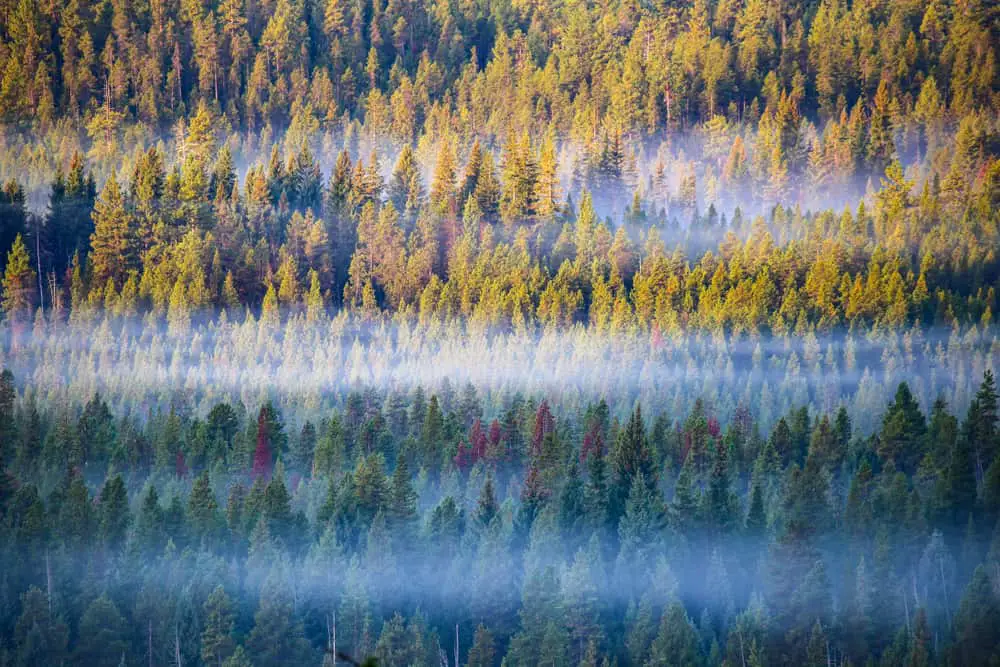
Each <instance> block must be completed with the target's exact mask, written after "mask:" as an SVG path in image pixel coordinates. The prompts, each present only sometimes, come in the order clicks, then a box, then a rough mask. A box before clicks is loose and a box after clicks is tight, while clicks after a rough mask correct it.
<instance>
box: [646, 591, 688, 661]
mask: <svg viewBox="0 0 1000 667" xmlns="http://www.w3.org/2000/svg"><path fill="white" fill-rule="evenodd" d="M649 653H650V656H649V663H647V664H652V665H692V666H697V665H700V664H702V659H701V653H700V651H699V650H698V634H697V632H695V629H694V626H693V625H692V624H691V619H690V618H688V615H687V612H685V611H684V607H683V606H682V605H681V603H680V602H677V601H674V602H673V603H671V604H670V606H669V607H668V608H667V610H666V612H664V614H663V618H662V620H661V621H660V629H659V632H658V633H657V635H656V639H654V640H653V644H652V646H651V648H650V651H649Z"/></svg>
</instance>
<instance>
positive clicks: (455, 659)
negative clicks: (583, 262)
mask: <svg viewBox="0 0 1000 667" xmlns="http://www.w3.org/2000/svg"><path fill="white" fill-rule="evenodd" d="M19 385H20V386H21V388H20V389H19V388H18V386H19ZM31 393H32V392H31V387H30V386H25V385H21V383H19V382H17V381H16V380H15V378H14V376H13V375H12V374H11V373H10V372H9V371H5V372H4V373H3V374H2V375H0V434H2V438H0V442H3V443H5V446H4V448H3V450H2V451H0V461H2V462H3V464H4V468H3V472H2V475H0V482H2V483H0V531H2V535H3V538H4V539H3V540H2V541H0V545H2V546H0V558H2V562H3V565H4V573H5V574H4V577H3V582H2V585H3V589H2V590H3V591H4V598H3V599H4V600H5V602H4V606H3V613H2V614H0V637H3V642H0V655H3V657H4V660H5V661H7V662H10V663H11V664H23V665H29V664H39V663H40V662H46V663H62V662H68V663H76V664H86V665H105V664H107V665H117V664H121V663H122V662H124V663H125V664H131V663H136V664H138V663H142V664H146V663H147V662H148V661H153V662H166V661H170V660H177V661H180V662H183V663H187V664H206V665H210V664H216V665H218V664H227V665H231V666H236V665H240V666H243V665H250V664H253V665H258V666H266V665H278V664H287V663H288V661H289V660H295V661H296V662H297V663H298V664H302V663H306V664H308V663H309V662H315V663H316V664H319V663H320V662H321V661H322V660H323V657H322V656H323V655H324V654H327V655H329V654H330V653H331V652H332V651H345V652H347V653H348V654H353V655H356V656H366V655H375V656H377V658H378V659H379V661H380V662H381V664H386V665H397V664H398V665H410V664H428V665H432V664H433V665H438V664H441V663H442V662H445V661H446V662H448V663H449V664H453V663H455V664H467V665H477V666H483V665H496V664H498V663H499V662H500V660H501V658H502V659H503V662H504V664H508V665H509V664H525V665H527V664H552V665H566V664H583V665H598V664H612V663H613V662H615V661H618V662H629V663H631V664H646V665H666V664H691V665H700V664H704V665H741V664H744V661H746V662H747V663H748V664H754V665H763V664H790V665H791V664H795V665H815V666H816V667H819V666H821V665H826V664H830V663H831V662H834V663H836V664H847V663H848V662H850V663H851V664H861V663H865V662H867V661H871V662H874V663H875V664H886V665H895V664H916V665H932V664H989V663H990V661H991V660H996V659H997V658H998V657H1000V654H998V651H1000V645H998V644H997V636H996V632H995V629H996V627H997V623H998V622H1000V611H998V609H1000V600H998V597H997V593H996V590H997V587H996V583H997V582H996V576H997V575H996V572H997V566H998V563H1000V560H998V559H1000V554H998V549H1000V532H998V529H997V528H996V526H997V525H998V519H1000V457H998V456H997V454H998V450H1000V437H998V417H997V400H998V399H997V390H996V385H995V381H994V378H993V375H992V374H991V373H989V372H987V373H986V374H985V376H984V378H983V381H982V383H981V385H980V386H979V389H978V391H977V392H976V394H975V396H974V398H973V400H972V401H971V404H970V406H969V409H968V411H967V412H966V414H965V416H964V417H963V418H962V419H957V418H956V417H954V416H952V414H951V413H950V412H949V409H948V406H947V405H946V404H945V402H944V401H943V400H939V401H938V402H936V403H935V404H934V406H933V408H932V409H931V410H930V412H929V414H925V413H924V411H923V410H922V409H921V408H920V406H919V404H918V403H917V402H916V401H915V399H914V397H913V395H912V394H911V392H910V390H909V387H908V386H907V385H906V384H905V383H903V384H900V385H899V387H898V389H897V391H896V393H895V396H894V398H893V399H892V401H890V402H889V404H888V406H887V407H886V410H885V413H884V416H883V418H882V419H881V421H880V423H879V426H878V428H877V430H876V432H875V433H873V434H872V435H870V436H866V435H862V434H859V433H858V432H856V430H855V429H854V427H853V425H852V423H851V420H850V418H849V417H848V415H847V413H846V411H844V410H843V409H841V410H839V411H837V412H835V413H834V414H815V413H810V412H809V410H808V409H807V408H802V409H796V410H793V411H792V412H790V413H789V414H787V415H785V416H784V417H782V418H781V419H780V420H779V421H778V422H777V423H776V425H775V426H774V428H772V429H771V430H770V433H769V434H767V435H766V437H761V436H760V435H758V429H757V428H756V425H755V419H754V417H753V415H751V414H749V413H748V412H746V411H741V412H738V413H737V414H736V415H734V416H732V417H731V418H730V419H728V420H727V421H728V424H727V425H726V426H725V427H724V428H723V427H721V426H720V423H719V421H718V420H717V419H716V417H715V416H714V415H713V414H712V413H711V412H710V410H709V408H708V407H706V406H705V405H703V404H701V403H699V404H698V405H696V407H695V409H694V410H693V411H692V412H691V413H690V414H687V415H685V416H683V418H680V419H678V420H676V421H672V420H670V419H668V418H666V417H658V418H656V419H655V420H653V421H652V422H650V421H648V420H647V419H645V418H644V416H643V412H642V410H641V407H640V406H636V407H635V408H634V410H632V411H631V412H630V413H628V414H627V415H626V418H625V419H623V420H619V419H618V418H617V417H615V416H614V415H613V414H612V413H611V411H610V410H609V408H608V405H607V404H606V403H604V402H603V401H600V402H596V403H591V404H590V405H589V406H588V407H587V409H586V410H584V411H582V412H580V413H575V414H562V415H557V414H555V413H554V412H553V411H552V409H551V408H550V407H549V404H548V402H547V401H545V400H542V401H540V402H538V403H535V402H532V401H525V400H523V399H514V400H513V401H512V402H511V403H510V404H509V405H508V407H507V408H506V410H505V412H504V414H503V415H502V416H501V417H499V418H497V419H496V420H493V421H492V422H491V423H489V424H487V422H486V417H485V416H484V415H483V414H482V412H481V408H479V407H478V406H477V405H476V403H475V401H474V400H472V399H469V400H464V399H463V400H462V401H461V402H457V403H454V404H453V405H451V406H450V407H445V408H443V407H442V401H440V400H439V398H438V396H437V395H432V396H431V397H430V398H429V399H428V398H426V397H425V395H424V394H423V393H422V392H421V391H417V392H415V393H414V394H413V395H412V396H410V397H408V398H407V399H406V400H404V401H402V402H400V401H390V402H386V403H383V402H381V401H380V400H379V399H378V398H377V397H374V396H368V397H367V399H366V400H367V402H365V401H360V402H358V403H357V404H356V405H348V406H346V407H345V408H344V410H343V411H342V412H340V411H338V412H336V413H333V414H332V415H329V416H328V417H327V418H325V419H323V420H322V422H321V423H319V424H313V423H312V422H306V423H304V424H302V426H301V428H298V429H292V428H290V425H289V424H288V423H286V422H285V420H284V418H283V416H282V414H281V412H280V411H278V410H277V409H276V408H275V407H274V405H273V404H272V403H270V402H265V403H264V404H262V405H261V406H260V407H259V409H258V410H256V411H255V412H254V413H248V412H247V411H246V410H244V409H242V408H241V407H240V406H234V405H231V404H229V403H225V402H222V403H217V404H216V405H215V406H214V407H213V408H212V409H211V410H210V412H208V414H207V415H204V416H195V415H183V414H180V413H177V412H174V411H171V412H170V413H169V414H160V415H159V416H156V417H154V418H152V419H150V420H148V421H147V422H145V423H144V424H141V425H139V424H136V423H135V422H134V421H131V420H130V419H129V418H128V417H127V416H125V415H115V414H114V413H113V412H112V411H111V409H110V408H109V405H108V403H106V401H105V399H104V398H103V397H101V396H94V397H93V398H92V400H90V401H89V402H88V403H87V405H86V406H84V408H83V409H82V410H81V411H79V412H78V413H77V416H76V418H67V416H66V415H65V414H64V413H60V412H58V411H57V410H54V409H53V407H54V406H53V407H50V406H48V405H46V404H39V403H36V402H33V401H31V400H29V399H28V398H26V396H29V395H30V394H31ZM112 399H113V397H112ZM580 434H582V435H580ZM178 441H179V442H182V443H183V445H182V449H181V450H178V452H177V454H176V455H175V456H173V457H170V459H169V460H161V459H160V457H159V456H157V458H156V460H155V461H150V460H148V459H144V458H143V457H142V455H141V454H140V455H139V456H133V453H134V452H141V450H142V449H143V448H149V447H155V448H157V450H159V448H160V447H164V446H165V447H169V446H170V444H171V443H174V442H178ZM10 445H13V446H10ZM115 452H124V453H125V454H124V455H118V454H114V453H115ZM195 452H197V454H195ZM220 462H225V463H227V464H232V465H229V466H228V468H227V467H219V466H218V465H217V464H218V463H220ZM236 462H239V463H238V465H236ZM453 643H454V644H455V646H454V648H453V647H452V644H453ZM453 650H454V652H455V653H454V656H453V654H452V651H453ZM326 659H327V660H329V659H330V658H329V657H328V658H326Z"/></svg>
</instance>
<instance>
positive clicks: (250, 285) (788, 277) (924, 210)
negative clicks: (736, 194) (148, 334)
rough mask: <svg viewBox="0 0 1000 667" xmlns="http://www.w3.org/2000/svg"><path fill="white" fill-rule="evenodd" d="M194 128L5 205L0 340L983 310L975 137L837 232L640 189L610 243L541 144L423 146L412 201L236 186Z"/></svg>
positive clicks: (841, 218)
mask: <svg viewBox="0 0 1000 667" xmlns="http://www.w3.org/2000/svg"><path fill="white" fill-rule="evenodd" d="M211 122H212V121H211V118H210V116H209V113H208V112H207V111H206V110H205V109H204V108H202V109H201V110H200V111H199V112H198V113H197V114H196V115H195V117H194V119H193V120H192V122H191V125H190V126H189V128H188V130H187V132H186V135H185V137H186V140H185V142H184V146H185V147H186V148H185V153H184V159H183V162H182V163H181V164H175V166H174V167H173V168H172V169H171V168H169V167H168V166H167V164H166V156H165V154H164V153H163V151H162V150H161V149H158V148H155V147H154V148H150V149H149V150H148V151H146V152H143V153H141V155H139V157H138V159H137V161H136V162H135V164H134V168H133V169H132V171H131V173H130V175H129V177H128V179H127V180H126V181H124V182H119V181H118V180H117V178H116V177H112V178H111V179H110V180H109V181H108V182H107V183H106V184H105V185H104V187H103V188H102V189H101V190H100V193H99V194H98V192H97V188H96V186H95V183H94V177H93V175H92V174H91V173H90V172H89V171H88V170H87V168H86V165H85V163H84V161H83V160H82V159H81V158H80V157H79V156H76V157H74V159H73V161H72V163H71V165H70V168H69V171H68V173H67V174H65V175H64V174H63V173H61V172H60V173H59V174H58V175H57V176H56V178H55V181H54V182H53V184H52V194H51V198H50V203H49V207H48V213H47V214H46V215H45V216H44V217H40V216H37V215H34V214H31V215H29V214H28V212H27V210H26V207H25V195H24V190H23V189H22V188H21V187H19V186H17V185H16V184H13V183H11V184H9V185H8V186H7V187H6V188H5V190H4V195H3V201H2V202H0V218H2V220H0V221H2V223H3V230H4V231H3V234H2V238H0V240H2V241H4V242H7V243H10V245H9V249H8V250H7V251H6V252H5V253H4V257H5V259H6V261H5V262H4V264H5V266H4V268H3V270H4V284H3V287H4V291H3V295H4V302H3V309H4V313H5V314H6V316H7V318H8V319H9V320H10V321H11V322H14V323H17V322H20V323H21V324H22V325H25V324H27V323H30V321H31V319H32V318H33V316H34V310H35V309H36V308H38V307H40V306H47V308H48V311H49V312H50V313H51V315H52V317H55V318H56V319H63V318H65V317H66V316H67V315H69V313H70V312H72V314H73V316H75V317H87V316H88V315H87V313H88V312H89V313H93V312H96V311H100V310H103V311H105V312H109V313H113V314H116V315H125V316H130V315H135V314H144V313H147V312H152V313H154V314H155V315H157V316H158V317H162V316H166V317H167V318H168V319H169V320H170V321H171V323H172V324H173V325H175V326H178V327H182V328H183V327H185V326H187V322H188V321H189V320H190V318H191V317H192V315H195V314H198V313H202V312H205V311H216V312H217V311H219V310H221V309H228V310H229V312H230V315H231V316H242V315H243V309H244V307H249V308H250V309H251V310H253V311H254V312H255V313H262V315H261V316H262V317H264V318H265V319H271V320H276V319H280V318H281V316H282V314H283V313H288V312H292V313H294V312H305V313H307V314H308V315H309V317H310V318H312V319H316V318H317V317H319V316H320V315H321V314H322V313H323V312H324V311H325V310H328V309H331V308H348V309H358V310H361V311H364V312H365V313H367V314H368V315H369V316H375V315H377V314H378V313H379V312H386V313H394V312H405V313H409V314H412V315H414V316H417V317H419V318H420V319H421V320H422V321H424V322H426V321H429V320H448V319H451V318H461V319H464V320H471V321H473V322H476V323H478V324H480V325H483V326H487V327H497V328H502V329H518V330H531V329H533V328H535V327H536V326H540V327H556V328H558V327H564V326H567V325H571V324H573V323H587V324H591V325H593V326H594V327H595V328H596V329H597V330H599V331H604V332H606V331H613V332H619V333H620V332H623V331H627V330H632V329H639V330H647V331H648V330H651V329H658V330H660V331H661V332H677V331H681V330H685V329H708V330H713V331H723V330H724V331H731V332H737V333H740V332H751V333H757V332H762V333H767V332H775V333H779V334H780V333H784V332H788V331H792V330H795V331H798V332H800V333H801V332H803V331H805V330H808V329H809V328H819V329H820V330H829V329H832V328H834V327H837V326H847V327H852V328H861V329H870V328H899V327H901V326H903V325H907V324H911V323H914V322H920V323H922V324H952V323H955V322H958V323H962V324H967V323H978V322H982V323H985V324H989V323H990V322H991V321H992V319H993V314H994V311H995V309H996V307H997V303H996V286H997V280H998V276H1000V272H998V269H997V258H996V247H997V241H998V239H1000V232H998V217H997V215H998V214H997V211H998V210H1000V207H998V203H1000V194H998V193H1000V163H997V162H996V161H995V159H994V158H992V157H990V156H988V155H986V154H984V153H982V152H978V149H977V148H976V146H978V145H980V144H979V142H981V141H984V140H986V139H987V138H988V136H992V135H989V134H985V133H982V132H981V133H980V134H978V135H977V134H976V133H977V130H976V129H975V124H974V123H973V122H971V121H970V122H969V123H966V122H963V123H962V126H961V129H960V131H959V140H960V141H959V144H958V146H957V148H956V150H955V151H954V155H953V159H952V162H951V167H950V170H949V171H948V176H947V178H945V180H944V181H943V182H942V181H939V180H938V179H937V178H932V179H929V180H925V181H924V182H923V185H922V187H921V189H920V192H919V193H918V192H917V191H916V190H917V188H916V184H915V182H914V181H913V180H911V179H910V178H909V177H908V176H907V175H906V174H905V173H904V172H903V170H902V169H901V167H900V166H899V164H898V163H897V162H892V163H890V164H889V166H888V168H887V169H886V171H885V174H884V176H883V177H882V178H881V180H880V188H879V190H878V191H877V192H874V193H873V194H872V195H871V196H870V197H868V198H866V201H865V202H863V203H862V204H860V205H859V206H858V207H857V208H856V209H854V210H850V209H845V210H844V211H842V212H840V213H837V212H835V211H832V210H820V211H819V212H812V213H807V212H803V211H802V210H801V209H800V208H798V207H796V208H783V207H780V206H778V207H775V208H773V209H771V210H770V211H769V212H768V214H767V216H766V217H764V216H757V217H751V216H746V217H744V215H743V214H742V212H741V211H740V209H739V208H736V209H735V210H734V211H733V212H732V214H731V215H729V216H728V217H727V215H725V214H723V215H720V214H719V212H718V210H717V209H716V208H715V207H714V206H710V207H709V208H708V209H707V211H705V212H699V211H698V210H697V208H696V207H694V206H693V205H691V206H687V207H685V206H683V205H681V204H680V203H679V202H678V201H677V200H676V199H670V198H668V201H667V203H669V202H671V201H672V204H670V206H671V208H670V211H668V210H667V209H664V208H663V207H662V204H663V201H659V203H658V200H657V198H656V195H655V193H656V191H657V186H656V182H657V179H662V178H665V175H664V174H662V173H660V174H658V175H652V176H651V177H650V182H651V186H650V187H651V189H649V190H643V189H639V190H636V194H635V197H634V199H633V202H632V204H631V205H629V206H627V207H625V208H624V209H623V213H622V214H621V216H620V217H618V218H617V220H616V221H613V220H611V219H602V218H601V217H600V215H598V213H597V204H595V199H594V197H593V196H592V194H591V192H590V191H589V190H586V189H584V190H582V191H580V192H581V194H580V200H579V204H577V203H575V202H574V198H573V197H572V196H568V197H566V198H565V199H563V198H562V197H561V196H560V195H559V181H558V178H557V175H556V173H557V170H558V169H557V166H556V165H557V163H556V157H555V153H554V148H553V144H552V143H551V141H550V140H545V141H544V142H543V143H542V145H541V147H540V149H538V150H539V152H536V149H535V148H534V147H532V145H531V144H530V143H529V142H528V140H527V139H526V138H525V139H524V141H523V142H521V141H515V142H514V143H513V147H508V149H506V150H505V151H504V159H503V160H502V162H501V164H500V166H498V165H497V163H496V162H495V159H494V157H493V155H492V153H491V152H490V151H489V150H487V149H485V148H484V147H482V146H481V145H480V144H478V143H476V144H474V145H473V146H472V147H471V149H470V153H469V154H468V157H467V159H466V161H465V166H464V169H460V168H459V167H458V162H457V158H456V152H455V148H454V147H453V146H452V145H451V144H450V143H448V142H445V143H444V144H442V148H441V151H440V153H439V155H438V158H437V162H436V166H435V168H434V171H433V175H432V178H431V179H430V187H429V189H428V188H426V187H425V185H424V179H423V176H422V170H421V167H420V164H419V162H418V159H417V157H416V153H415V152H414V150H413V149H412V148H410V147H409V146H406V147H404V148H403V150H402V152H401V153H400V155H399V157H398V160H397V162H396V165H395V167H394V168H393V170H392V174H391V177H390V178H389V179H388V180H385V179H384V178H383V176H382V167H381V163H380V162H379V160H378V158H377V156H376V155H374V154H373V155H371V156H370V157H368V158H366V159H357V160H356V161H355V160H352V158H351V156H350V154H349V153H348V151H346V150H345V151H343V152H341V153H340V154H339V156H338V158H337V160H336V165H335V166H334V168H333V170H332V173H331V174H330V177H329V179H326V178H325V177H324V176H323V174H322V172H321V169H320V165H319V161H318V160H317V159H316V158H315V157H314V156H313V154H312V153H311V152H310V150H309V148H308V147H307V146H306V147H303V148H302V149H301V150H300V151H298V152H296V153H294V154H291V155H289V156H288V159H287V160H284V159H282V158H281V156H280V154H279V153H278V151H277V149H275V151H274V152H273V153H272V155H271V159H270V162H269V164H268V166H267V167H266V168H265V167H264V166H262V165H258V166H254V167H251V168H250V170H249V172H248V173H247V175H246V178H245V180H244V182H243V183H242V184H240V183H239V180H238V178H237V175H236V170H235V167H234V158H233V155H232V153H231V152H230V150H229V148H228V145H224V146H223V147H222V149H221V151H220V152H219V153H218V156H217V157H214V156H215V152H214V151H215V149H214V145H215V140H214V137H213V134H212V132H211V131H210V126H211ZM977 137H978V138H977ZM737 145H738V144H733V146H734V149H735V148H736V147H737ZM525 160H528V161H529V162H530V164H527V163H525ZM526 164H527V166H526ZM608 183H609V181H607V179H603V180H601V181H600V182H599V183H596V186H597V187H598V188H603V187H607V186H608ZM595 192H600V190H599V189H598V190H596V191H595ZM605 194H606V193H605ZM605 201H609V199H608V198H607V197H605ZM685 211H686V212H685ZM19 234H20V239H19V238H18V235H19ZM702 252H704V254H700V253H702Z"/></svg>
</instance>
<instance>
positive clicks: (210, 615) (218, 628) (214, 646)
mask: <svg viewBox="0 0 1000 667" xmlns="http://www.w3.org/2000/svg"><path fill="white" fill-rule="evenodd" d="M204 613H205V626H204V628H205V629H204V630H202V633H201V659H202V661H203V662H204V663H205V664H206V665H218V666H219V667H221V666H222V665H223V664H225V663H226V661H227V660H228V659H229V657H230V656H232V655H234V650H235V649H236V647H235V643H234V641H233V631H234V629H235V614H234V612H233V604H232V602H231V601H230V599H229V596H228V595H226V591H225V589H224V588H223V587H222V585H221V584H220V585H218V586H216V587H215V590H213V591H212V593H211V595H209V596H208V599H207V600H205V606H204Z"/></svg>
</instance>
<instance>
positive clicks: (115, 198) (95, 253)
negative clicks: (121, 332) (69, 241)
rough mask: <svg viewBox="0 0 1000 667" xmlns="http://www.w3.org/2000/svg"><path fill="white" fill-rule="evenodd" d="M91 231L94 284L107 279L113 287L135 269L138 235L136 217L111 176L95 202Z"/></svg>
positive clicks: (122, 282) (91, 260)
mask: <svg viewBox="0 0 1000 667" xmlns="http://www.w3.org/2000/svg"><path fill="white" fill-rule="evenodd" d="M93 219H94V233H93V234H91V236H90V270H91V276H92V284H93V285H101V286H103V285H104V284H105V283H106V282H107V281H108V279H109V278H110V279H111V280H112V281H113V282H114V284H115V286H116V287H121V286H122V285H123V284H124V283H125V278H126V276H127V275H128V272H129V271H131V270H133V269H136V268H138V261H139V256H138V235H137V233H136V226H135V220H134V218H133V216H132V215H131V214H130V213H129V211H128V210H127V209H126V207H125V198H124V195H123V193H122V191H121V188H120V187H119V185H118V181H117V180H116V179H114V178H112V179H110V180H108V182H107V183H106V184H105V186H104V189H103V190H102V191H101V196H100V198H99V199H98V200H97V202H96V204H95V205H94V212H93Z"/></svg>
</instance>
